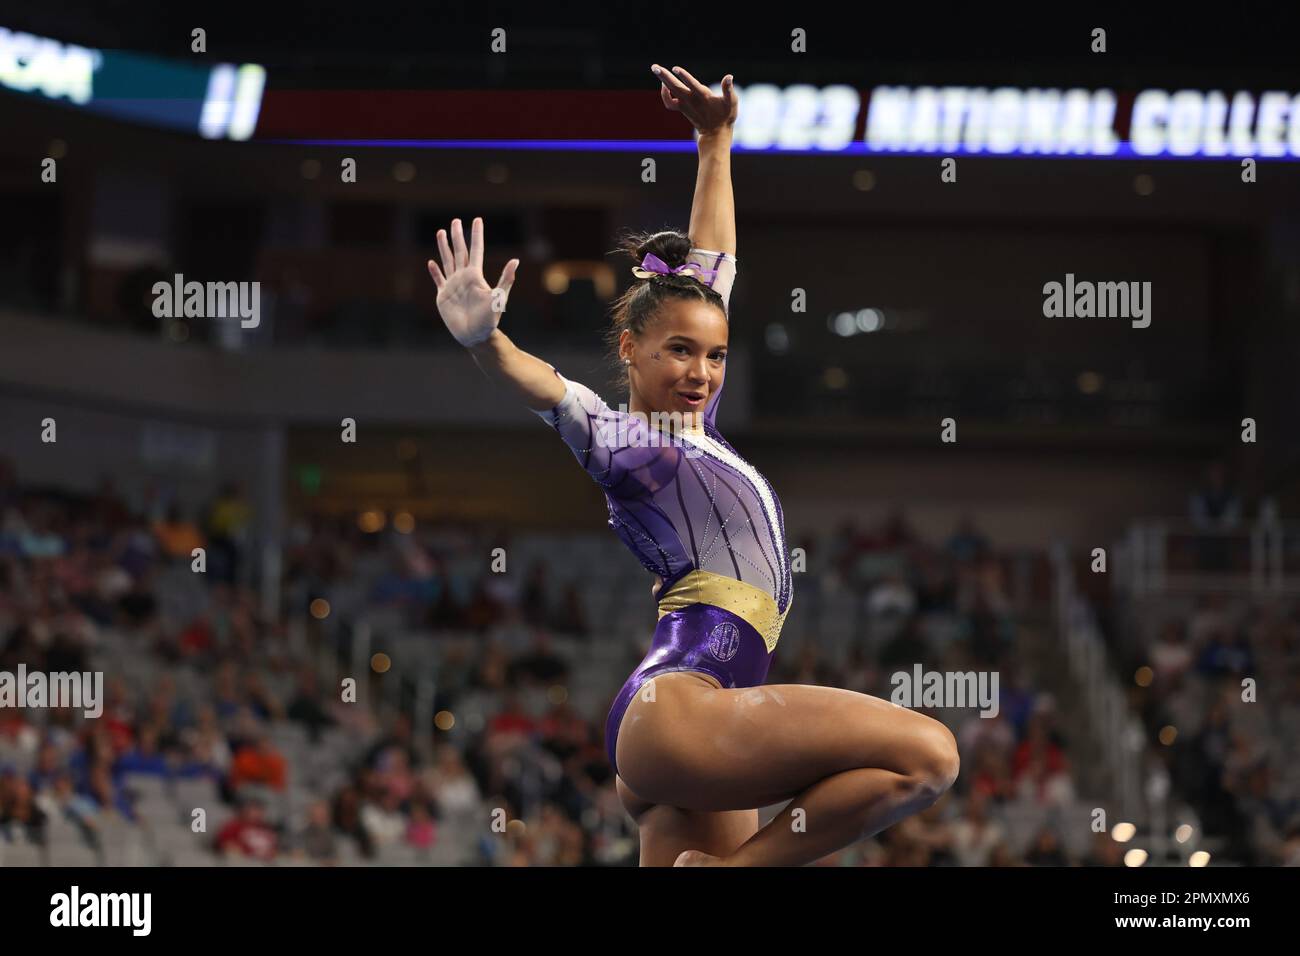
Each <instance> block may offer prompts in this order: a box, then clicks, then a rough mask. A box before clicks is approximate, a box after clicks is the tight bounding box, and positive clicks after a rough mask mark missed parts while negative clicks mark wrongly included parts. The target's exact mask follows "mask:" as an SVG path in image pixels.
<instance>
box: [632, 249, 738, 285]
mask: <svg viewBox="0 0 1300 956" xmlns="http://www.w3.org/2000/svg"><path fill="white" fill-rule="evenodd" d="M632 274H633V275H634V276H636V277H637V278H638V279H649V278H650V277H651V276H654V275H661V276H667V275H693V276H695V278H697V279H699V280H700V281H701V282H705V283H708V284H710V285H711V284H712V282H713V280H714V279H716V278H717V277H718V270H717V269H705V268H704V267H703V266H701V265H699V264H698V263H695V262H683V263H682V264H681V265H679V266H677V267H676V268H673V269H670V268H668V263H666V262H664V261H663V260H662V259H660V258H659V257H658V256H657V255H655V254H654V253H653V252H647V253H646V254H645V258H644V259H642V260H641V265H639V266H633V267H632Z"/></svg>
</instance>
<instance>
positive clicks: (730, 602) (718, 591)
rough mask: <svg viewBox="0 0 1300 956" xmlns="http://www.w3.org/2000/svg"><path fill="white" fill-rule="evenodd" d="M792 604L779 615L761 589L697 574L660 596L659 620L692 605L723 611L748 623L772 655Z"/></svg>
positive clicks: (723, 578) (728, 579)
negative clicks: (708, 605)
mask: <svg viewBox="0 0 1300 956" xmlns="http://www.w3.org/2000/svg"><path fill="white" fill-rule="evenodd" d="M793 603H794V600H793V598H792V599H791V601H790V604H787V605H786V606H785V611H784V612H782V611H778V610H777V608H776V601H774V600H773V599H772V595H770V594H768V593H767V592H766V591H764V590H763V589H762V588H757V587H754V585H752V584H746V583H745V582H744V581H737V580H736V579H735V578H729V577H725V576H724V575H721V574H714V573H713V572H712V571H700V570H695V571H692V572H690V573H689V574H687V575H686V576H685V577H683V578H682V579H681V580H680V581H678V582H677V583H676V584H674V585H673V586H672V587H671V588H669V589H668V590H667V591H665V592H664V593H663V594H661V595H660V596H659V616H660V617H661V618H662V617H663V616H664V615H665V614H668V613H670V612H672V611H680V610H682V608H686V607H690V606H691V605H692V604H711V605H713V606H714V607H720V608H722V609H723V610H724V611H730V612H731V613H732V614H734V615H736V616H737V617H739V618H742V619H743V620H745V621H747V622H748V623H749V624H750V625H751V626H752V627H753V628H754V630H756V631H758V633H759V634H760V635H761V636H762V638H763V643H764V644H766V645H767V651H768V653H769V654H770V653H771V652H772V650H773V649H774V648H775V647H776V642H777V640H778V639H779V638H780V637H781V626H782V625H783V624H784V623H785V617H786V615H787V614H789V613H790V605H791V604H793Z"/></svg>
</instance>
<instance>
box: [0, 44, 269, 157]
mask: <svg viewBox="0 0 1300 956" xmlns="http://www.w3.org/2000/svg"><path fill="white" fill-rule="evenodd" d="M265 85H266V71H265V70H264V69H262V67H260V66H257V65H255V64H251V63H249V64H244V65H242V66H232V65H231V64H228V63H219V64H216V65H211V66H201V65H199V64H197V63H187V62H184V61H172V60H164V59H160V58H157V57H150V56H140V55H138V54H135V53H126V52H123V51H118V50H95V49H90V48H88V47H81V46H75V45H73V44H68V43H60V42H58V41H57V40H49V39H46V38H44V37H38V36H33V35H32V34H30V33H16V32H11V31H9V30H6V29H4V28H3V27H0V89H6V90H13V91H15V92H18V93H27V94H30V95H34V96H40V97H44V98H47V99H50V100H53V101H56V102H62V103H67V104H69V105H72V106H77V107H80V108H82V109H86V110H89V111H91V112H95V113H101V114H104V115H105V116H111V117H115V118H117V119H123V120H130V121H132V122H137V123H144V124H147V125H150V126H161V127H166V128H169V129H175V130H182V131H184V132H189V133H198V134H199V135H200V136H204V137H206V138H208V139H236V140H241V139H248V138H249V137H251V136H252V135H253V130H254V129H255V128H256V127H257V117H258V112H259V110H260V109H261V105H262V90H263V88H264V86H265Z"/></svg>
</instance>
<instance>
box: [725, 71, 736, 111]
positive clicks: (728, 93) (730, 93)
mask: <svg viewBox="0 0 1300 956" xmlns="http://www.w3.org/2000/svg"><path fill="white" fill-rule="evenodd" d="M735 87H736V78H735V77H733V76H732V75H731V74H730V73H728V74H727V75H726V76H724V77H723V78H722V99H723V102H725V103H726V104H727V105H728V106H730V105H731V104H732V103H733V102H734V101H735V99H736V89H735Z"/></svg>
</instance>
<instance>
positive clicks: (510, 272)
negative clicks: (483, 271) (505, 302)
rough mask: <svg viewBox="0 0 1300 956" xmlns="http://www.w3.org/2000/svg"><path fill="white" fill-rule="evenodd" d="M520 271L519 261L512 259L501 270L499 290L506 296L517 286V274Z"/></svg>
mask: <svg viewBox="0 0 1300 956" xmlns="http://www.w3.org/2000/svg"><path fill="white" fill-rule="evenodd" d="M518 270H519V260H518V259H511V260H510V261H509V262H507V263H506V267H505V268H504V269H502V270H501V278H500V279H498V280H497V288H498V289H500V290H501V291H502V292H504V293H505V294H506V295H509V294H510V287H511V286H512V285H514V284H515V273H516V272H517V271H518Z"/></svg>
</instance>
